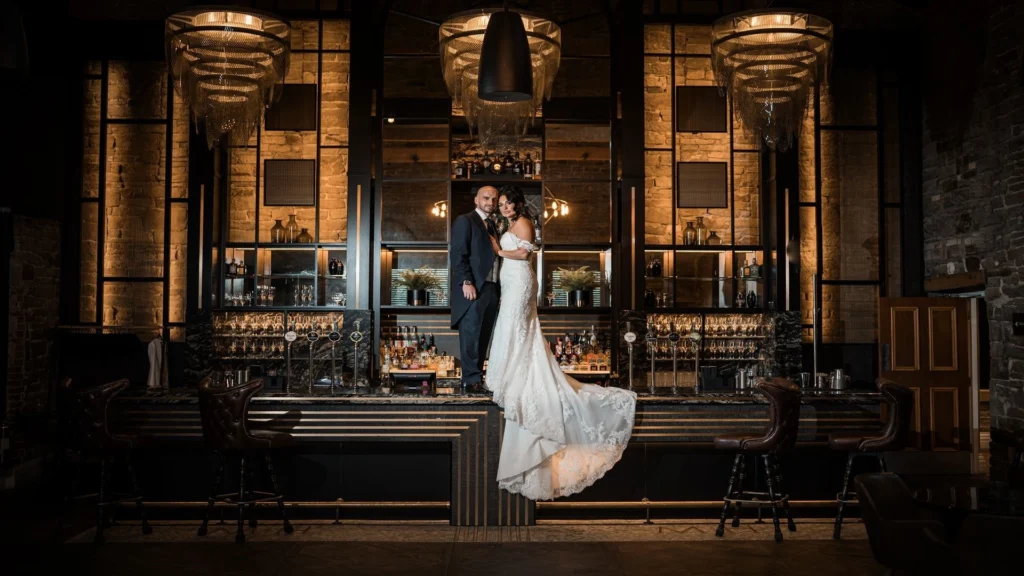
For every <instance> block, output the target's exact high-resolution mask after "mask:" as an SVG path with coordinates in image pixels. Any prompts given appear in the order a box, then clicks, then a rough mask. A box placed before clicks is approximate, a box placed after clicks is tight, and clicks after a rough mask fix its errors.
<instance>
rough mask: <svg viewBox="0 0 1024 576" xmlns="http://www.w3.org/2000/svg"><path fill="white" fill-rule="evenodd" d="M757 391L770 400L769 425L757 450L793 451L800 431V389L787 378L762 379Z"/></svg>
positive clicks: (758, 442)
mask: <svg viewBox="0 0 1024 576" xmlns="http://www.w3.org/2000/svg"><path fill="white" fill-rule="evenodd" d="M757 389H758V390H760V391H761V393H762V394H764V395H765V396H766V397H767V398H768V421H769V425H768V432H767V433H766V434H765V435H764V437H763V438H761V439H760V440H759V441H757V444H758V446H757V447H756V450H757V451H762V452H768V451H776V452H777V451H784V450H792V449H793V446H794V445H795V444H796V437H797V433H798V432H799V430H800V388H799V387H797V386H796V385H794V384H793V383H792V382H790V381H789V380H786V379H785V378H774V379H772V380H766V379H762V380H761V381H760V382H758V383H757ZM751 448H754V447H751Z"/></svg>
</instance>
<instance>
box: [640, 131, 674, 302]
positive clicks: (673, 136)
mask: <svg viewBox="0 0 1024 576" xmlns="http://www.w3.org/2000/svg"><path fill="white" fill-rule="evenodd" d="M673 137H674V136H673ZM629 235H630V236H629V278H630V280H629V282H630V286H631V289H630V291H629V305H630V308H632V309H634V310H635V309H636V266H635V265H636V262H634V261H633V260H634V259H635V258H636V186H630V187H629Z"/></svg>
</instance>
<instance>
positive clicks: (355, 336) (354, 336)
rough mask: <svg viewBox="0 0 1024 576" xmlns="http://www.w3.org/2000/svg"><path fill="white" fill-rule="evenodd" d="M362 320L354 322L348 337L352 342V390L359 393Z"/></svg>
mask: <svg viewBox="0 0 1024 576" xmlns="http://www.w3.org/2000/svg"><path fill="white" fill-rule="evenodd" d="M361 322H362V320H356V325H355V329H354V330H352V333H351V334H349V335H348V339H349V340H351V341H352V388H353V390H354V391H355V393H356V394H358V393H359V343H360V342H362V341H363V332H362V330H360V329H359V324H360V323H361Z"/></svg>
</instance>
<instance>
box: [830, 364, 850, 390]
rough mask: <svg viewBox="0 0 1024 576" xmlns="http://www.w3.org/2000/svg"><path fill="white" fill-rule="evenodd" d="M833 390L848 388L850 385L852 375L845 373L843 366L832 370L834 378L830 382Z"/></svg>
mask: <svg viewBox="0 0 1024 576" xmlns="http://www.w3.org/2000/svg"><path fill="white" fill-rule="evenodd" d="M829 383H830V384H831V388H832V389H833V390H846V389H847V388H848V387H849V386H850V377H849V376H847V375H846V374H845V373H843V369H842V368H836V369H835V370H833V371H832V378H831V381H830V382H829Z"/></svg>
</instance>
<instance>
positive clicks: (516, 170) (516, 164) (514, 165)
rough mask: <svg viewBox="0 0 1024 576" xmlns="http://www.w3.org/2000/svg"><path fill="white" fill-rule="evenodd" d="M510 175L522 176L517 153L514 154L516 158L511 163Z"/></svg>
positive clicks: (520, 162) (521, 164) (521, 167)
mask: <svg viewBox="0 0 1024 576" xmlns="http://www.w3.org/2000/svg"><path fill="white" fill-rule="evenodd" d="M512 173H513V174H515V175H516V176H522V175H523V161H522V160H520V159H519V152H516V157H515V159H514V160H513V161H512Z"/></svg>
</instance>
